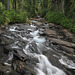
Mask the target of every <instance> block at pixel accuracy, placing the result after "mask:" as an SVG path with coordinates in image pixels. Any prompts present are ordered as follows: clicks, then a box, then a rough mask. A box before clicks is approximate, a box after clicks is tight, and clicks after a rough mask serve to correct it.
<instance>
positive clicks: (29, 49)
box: [4, 20, 75, 75]
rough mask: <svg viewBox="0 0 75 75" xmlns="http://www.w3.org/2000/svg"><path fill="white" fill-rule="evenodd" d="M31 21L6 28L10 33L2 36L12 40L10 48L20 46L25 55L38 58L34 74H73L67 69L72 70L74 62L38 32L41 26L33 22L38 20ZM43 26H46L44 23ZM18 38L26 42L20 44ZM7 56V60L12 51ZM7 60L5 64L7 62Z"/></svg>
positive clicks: (11, 57) (11, 55) (74, 66)
mask: <svg viewBox="0 0 75 75" xmlns="http://www.w3.org/2000/svg"><path fill="white" fill-rule="evenodd" d="M31 22H32V23H33V25H29V24H27V25H20V24H16V25H12V26H9V27H7V28H6V30H8V32H10V34H6V35H4V36H5V37H7V38H9V39H11V40H14V43H12V44H10V46H11V48H12V49H19V48H21V50H22V51H23V52H24V54H25V55H27V56H29V57H32V58H33V59H37V60H38V62H36V66H34V70H35V72H36V75H74V74H72V73H71V72H69V71H68V70H67V69H69V70H73V71H74V69H75V63H74V62H73V61H72V60H70V59H68V57H66V56H65V55H64V54H63V53H64V52H61V51H60V50H57V48H55V47H54V46H53V44H50V42H49V41H48V40H47V38H46V37H43V36H41V35H40V34H39V32H40V30H43V28H42V27H41V28H39V27H37V26H35V24H34V23H37V22H38V21H33V20H32V21H31ZM44 26H45V27H46V25H44ZM13 35H14V36H13ZM19 40H22V41H24V42H26V44H23V45H20V43H21V42H20V41H19ZM49 44H50V45H49ZM51 46H52V47H51ZM35 47H36V48H35ZM8 56H9V59H8V60H7V61H9V60H12V59H13V52H9V55H8ZM7 61H6V62H5V64H7Z"/></svg>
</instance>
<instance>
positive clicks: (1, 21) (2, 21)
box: [0, 15, 4, 25]
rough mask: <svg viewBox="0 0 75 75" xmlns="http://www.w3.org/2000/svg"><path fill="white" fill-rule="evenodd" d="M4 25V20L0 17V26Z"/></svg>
mask: <svg viewBox="0 0 75 75" xmlns="http://www.w3.org/2000/svg"><path fill="white" fill-rule="evenodd" d="M3 23H4V18H3V16H1V15H0V25H1V24H3Z"/></svg>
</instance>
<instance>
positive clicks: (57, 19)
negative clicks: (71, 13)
mask: <svg viewBox="0 0 75 75" xmlns="http://www.w3.org/2000/svg"><path fill="white" fill-rule="evenodd" d="M64 18H65V16H64V14H62V13H58V12H55V11H54V12H48V13H47V14H46V16H45V19H46V20H47V21H48V22H53V23H56V24H60V23H61V21H62V20H63V19H64Z"/></svg>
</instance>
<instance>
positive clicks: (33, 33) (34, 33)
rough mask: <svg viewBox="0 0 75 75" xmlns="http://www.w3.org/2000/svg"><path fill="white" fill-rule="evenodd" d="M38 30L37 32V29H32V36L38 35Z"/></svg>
mask: <svg viewBox="0 0 75 75" xmlns="http://www.w3.org/2000/svg"><path fill="white" fill-rule="evenodd" d="M38 32H39V30H37V31H34V32H30V34H31V35H32V36H33V37H35V36H37V35H38Z"/></svg>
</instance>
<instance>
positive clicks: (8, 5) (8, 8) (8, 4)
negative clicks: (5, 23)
mask: <svg viewBox="0 0 75 75" xmlns="http://www.w3.org/2000/svg"><path fill="white" fill-rule="evenodd" d="M7 10H10V1H9V0H8V3H7Z"/></svg>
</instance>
